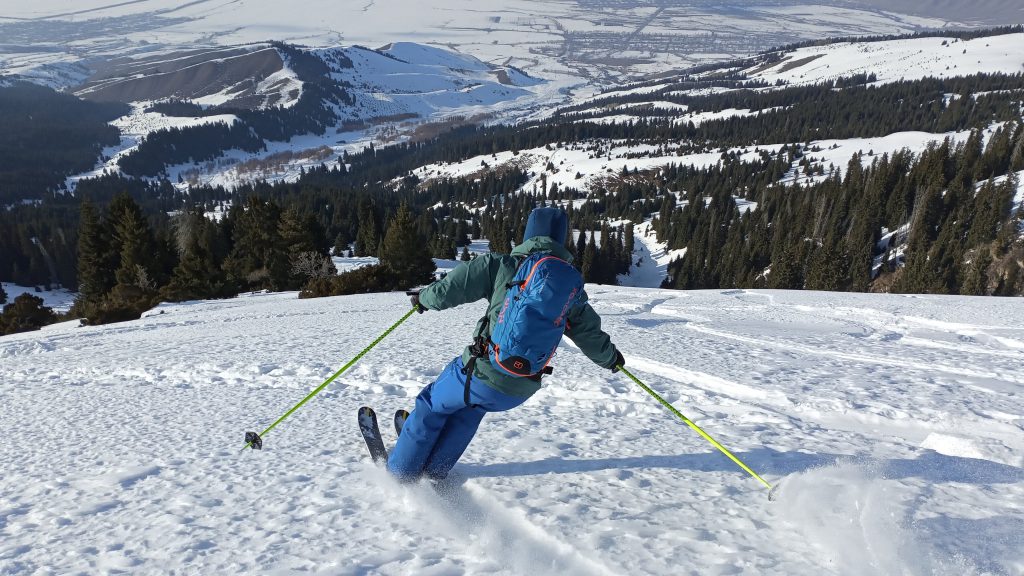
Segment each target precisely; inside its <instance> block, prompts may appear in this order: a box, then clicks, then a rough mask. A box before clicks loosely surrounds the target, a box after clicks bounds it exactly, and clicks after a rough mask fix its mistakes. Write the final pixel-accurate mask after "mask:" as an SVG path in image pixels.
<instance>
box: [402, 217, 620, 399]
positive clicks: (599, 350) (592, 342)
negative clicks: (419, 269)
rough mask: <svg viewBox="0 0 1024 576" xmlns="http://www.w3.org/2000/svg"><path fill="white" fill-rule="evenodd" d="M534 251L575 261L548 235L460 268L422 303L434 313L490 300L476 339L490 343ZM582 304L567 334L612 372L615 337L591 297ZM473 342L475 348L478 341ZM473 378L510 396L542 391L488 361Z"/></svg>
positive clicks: (422, 297)
mask: <svg viewBox="0 0 1024 576" xmlns="http://www.w3.org/2000/svg"><path fill="white" fill-rule="evenodd" d="M532 252H549V253H551V254H552V255H554V256H557V257H559V258H562V259H563V260H566V261H570V262H571V261H572V254H570V253H569V251H568V250H566V249H565V247H564V246H562V245H561V244H559V243H557V242H555V241H554V240H553V239H551V238H549V237H547V236H536V237H533V238H529V239H527V240H526V241H525V242H523V243H522V244H520V245H519V246H516V247H515V248H514V249H513V250H512V253H511V255H506V254H484V255H482V256H478V257H477V258H475V259H473V260H470V261H469V262H463V263H461V264H459V265H458V266H457V267H456V268H455V269H454V270H452V271H451V272H449V273H448V275H447V276H445V277H444V278H442V279H441V280H438V281H437V282H434V283H433V284H431V285H430V286H427V287H426V288H424V289H423V290H421V291H420V295H419V301H420V304H421V305H423V306H424V307H425V308H427V309H429V310H445V309H447V308H453V307H455V306H459V305H460V304H466V303H469V302H476V301H477V300H481V299H483V298H486V299H487V318H488V319H489V322H488V323H487V324H486V325H485V324H484V322H483V319H482V318H481V320H480V322H478V323H477V327H476V331H475V333H474V334H473V336H474V337H475V336H478V335H483V336H487V337H488V339H489V338H490V335H491V331H490V326H494V325H496V324H497V322H498V312H499V311H500V310H501V306H502V304H503V303H504V302H505V293H506V291H507V289H506V288H505V286H506V284H507V283H509V282H511V281H512V278H513V277H514V276H515V275H516V269H517V267H518V266H519V262H520V261H521V260H522V259H523V258H525V257H526V256H527V255H529V254H530V253H532ZM580 302H581V304H580V305H579V306H577V307H576V308H574V309H573V310H572V311H570V312H569V316H568V323H567V328H566V331H565V335H566V336H568V337H569V338H570V339H572V341H573V342H574V343H575V344H576V345H577V346H579V348H580V350H582V351H583V353H584V354H586V355H587V357H588V358H590V359H591V360H592V361H594V363H596V364H598V365H600V366H602V367H604V368H612V367H613V365H614V363H615V359H616V350H615V346H613V345H612V341H611V337H610V336H608V334H607V333H605V332H604V331H603V330H601V317H600V316H598V315H597V312H595V311H594V309H593V308H592V307H591V306H590V304H588V303H587V293H586V292H583V294H582V295H581V297H580ZM482 331H483V332H482ZM481 332H482V333H481ZM468 340H469V341H470V344H471V343H472V340H473V339H472V338H468ZM471 357H472V353H471V352H470V346H466V349H465V351H464V352H463V353H462V361H463V363H468V362H469V359H470V358H471ZM473 377H474V378H479V379H480V380H482V381H484V382H485V383H486V384H488V385H489V386H490V387H492V388H494V389H496V390H498V391H499V392H503V393H505V394H508V395H510V396H519V397H523V398H528V397H530V396H532V395H533V394H534V392H536V391H537V390H540V379H539V378H519V377H516V376H511V375H509V374H506V373H504V372H501V371H499V370H498V369H496V368H494V367H493V366H492V365H491V362H490V360H488V359H487V358H481V359H480V360H478V361H477V363H476V368H475V370H474V372H473Z"/></svg>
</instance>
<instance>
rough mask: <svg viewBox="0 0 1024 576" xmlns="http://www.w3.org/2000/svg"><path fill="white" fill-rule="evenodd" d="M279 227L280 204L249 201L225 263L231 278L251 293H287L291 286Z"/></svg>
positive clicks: (255, 198) (240, 217)
mask: <svg viewBox="0 0 1024 576" xmlns="http://www.w3.org/2000/svg"><path fill="white" fill-rule="evenodd" d="M279 223H280V209H279V208H278V206H277V204H275V203H274V202H273V201H265V200H262V199H260V198H258V197H256V196H251V197H249V199H248V201H246V203H245V209H244V211H243V212H242V213H241V214H240V215H239V216H238V220H237V221H236V222H235V223H234V226H233V234H232V236H233V240H234V247H233V248H232V250H231V253H230V254H229V255H228V258H227V260H226V261H225V262H224V268H225V270H226V271H227V272H228V275H229V276H230V278H231V279H232V280H233V281H234V282H236V283H237V284H238V285H239V286H241V287H245V288H247V289H250V290H258V289H263V288H269V289H271V290H283V289H285V288H286V287H287V286H288V284H289V278H288V274H289V262H288V254H287V252H286V251H285V247H284V243H283V241H282V240H281V235H280V233H279Z"/></svg>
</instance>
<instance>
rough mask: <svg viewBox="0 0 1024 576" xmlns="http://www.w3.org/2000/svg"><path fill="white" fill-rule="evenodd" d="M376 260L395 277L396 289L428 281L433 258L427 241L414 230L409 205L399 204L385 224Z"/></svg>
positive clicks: (432, 267)
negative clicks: (396, 280) (378, 255)
mask: <svg viewBox="0 0 1024 576" xmlns="http://www.w3.org/2000/svg"><path fill="white" fill-rule="evenodd" d="M380 263H381V265H383V266H386V267H388V268H390V269H391V271H392V272H394V273H395V275H396V276H397V278H398V286H397V288H399V289H401V290H407V289H409V288H413V287H415V286H419V285H422V284H428V283H430V282H431V281H432V280H433V278H434V270H435V268H436V266H435V265H434V260H433V259H432V258H431V257H430V251H429V249H428V248H427V243H426V242H425V241H424V239H423V238H421V237H420V236H419V235H418V234H417V233H416V227H415V224H414V222H413V220H412V215H411V214H410V212H409V207H408V206H407V205H406V204H402V205H401V207H399V209H398V212H397V213H396V214H395V216H394V218H392V219H391V222H390V223H389V224H388V231H387V234H386V235H385V236H384V243H383V245H382V246H381V253H380Z"/></svg>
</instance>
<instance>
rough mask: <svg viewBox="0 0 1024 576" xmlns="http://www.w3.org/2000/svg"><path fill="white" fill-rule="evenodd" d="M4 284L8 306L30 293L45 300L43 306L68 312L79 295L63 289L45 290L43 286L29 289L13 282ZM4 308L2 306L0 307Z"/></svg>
mask: <svg viewBox="0 0 1024 576" xmlns="http://www.w3.org/2000/svg"><path fill="white" fill-rule="evenodd" d="M0 284H3V287H4V292H6V293H7V304H10V303H12V302H14V299H15V298H17V297H18V296H21V295H22V294H25V293H28V294H31V295H33V296H36V297H38V298H42V299H43V306H49V307H50V308H53V309H54V310H55V311H57V312H67V311H68V310H69V309H70V308H71V305H72V304H74V303H75V297H76V296H77V295H78V293H76V292H70V291H68V290H65V289H63V288H60V289H57V290H43V289H42V286H40V287H38V288H39V290H37V289H36V287H34V286H33V287H29V286H19V285H17V284H14V283H11V282H0ZM0 308H2V306H0Z"/></svg>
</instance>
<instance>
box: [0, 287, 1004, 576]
mask: <svg viewBox="0 0 1024 576" xmlns="http://www.w3.org/2000/svg"><path fill="white" fill-rule="evenodd" d="M588 291H589V292H590V295H591V298H592V302H593V304H594V306H595V308H596V309H597V310H598V311H599V312H600V313H601V314H602V316H603V318H604V327H605V328H606V329H607V331H608V332H609V333H610V334H612V336H613V338H614V340H615V342H616V344H617V345H618V346H619V347H621V349H622V351H623V353H624V354H625V357H626V359H627V365H628V366H629V367H630V368H631V369H632V370H633V371H634V372H635V373H636V374H637V375H638V376H639V377H640V378H641V379H642V380H644V381H645V382H646V383H648V384H649V385H650V386H652V387H653V388H654V389H656V390H658V391H659V392H660V393H661V394H663V395H664V396H665V398H666V399H667V400H668V401H670V402H672V403H673V404H674V405H675V406H676V407H678V408H679V410H681V411H682V412H683V413H684V414H686V415H687V416H688V417H690V418H692V419H693V420H694V421H695V422H697V423H698V424H699V425H701V426H702V427H703V428H704V429H705V430H706V431H707V432H708V433H710V434H711V435H713V436H714V437H715V438H717V439H718V440H719V441H721V442H722V443H723V444H724V445H726V446H728V447H729V448H731V449H732V450H733V451H734V452H735V453H736V454H737V455H738V456H739V457H740V458H742V459H743V460H744V461H745V462H746V463H748V464H749V465H750V466H751V467H752V468H754V469H755V470H757V471H758V472H759V473H761V474H762V475H763V476H765V477H766V478H767V479H768V480H769V481H771V482H775V481H777V480H778V479H780V478H783V477H785V478H786V480H785V483H784V484H783V488H782V491H781V500H780V501H778V502H769V501H768V500H767V498H766V490H765V489H764V488H763V487H762V486H761V485H760V484H759V483H757V482H756V481H754V480H752V479H751V478H750V477H748V476H747V475H746V474H744V473H743V472H742V471H740V470H738V469H737V468H736V466H735V465H733V463H732V462H730V461H729V460H727V459H726V458H725V457H724V456H722V455H720V454H719V453H718V452H716V451H714V449H713V448H711V446H709V445H708V444H707V443H706V442H705V441H704V440H702V439H701V438H700V437H698V436H697V435H696V434H695V433H693V432H692V431H691V430H690V429H689V428H687V427H686V426H684V425H683V424H682V423H680V422H678V421H677V420H675V419H674V418H673V417H672V416H671V415H670V414H669V413H668V412H667V411H665V410H664V409H663V408H662V407H660V406H659V405H658V404H657V403H656V402H655V401H654V400H652V399H651V398H650V397H648V396H647V395H646V394H645V393H644V392H643V391H641V390H640V389H638V388H637V387H636V386H635V385H633V384H631V383H630V382H629V381H628V380H626V379H625V378H624V377H622V376H621V375H617V374H611V373H610V372H608V371H606V370H603V369H601V368H598V367H596V366H594V365H593V364H591V363H589V362H587V361H586V360H585V359H584V358H583V356H582V355H581V354H580V353H579V352H578V351H577V350H575V349H574V348H573V347H572V346H571V345H568V344H566V345H565V346H563V349H562V350H561V351H560V353H559V355H558V356H557V357H556V362H555V373H554V375H553V376H552V377H550V378H549V379H548V380H547V383H546V386H545V388H544V389H543V390H542V391H541V392H539V393H538V394H537V395H536V396H535V397H534V398H533V399H531V400H530V401H529V402H527V403H526V404H525V405H523V406H522V407H520V408H518V409H516V410H515V411H512V412H509V413H504V414H494V415H491V416H488V418H487V419H486V421H485V422H484V424H483V426H482V428H481V431H480V433H479V435H478V437H477V438H476V440H475V442H474V443H473V445H472V446H471V447H470V449H469V451H468V452H467V454H466V456H465V458H464V459H463V461H462V462H461V463H460V464H459V465H458V466H457V467H456V472H457V473H458V479H459V482H461V485H459V486H458V487H457V488H455V489H454V490H452V491H451V492H450V493H449V494H448V495H447V496H445V497H444V498H442V499H440V500H439V499H437V498H436V497H435V496H434V493H433V491H432V490H431V489H430V488H428V487H424V486H412V487H402V486H398V485H396V484H394V483H393V482H391V481H390V480H389V479H388V478H387V477H386V476H385V475H384V474H383V473H382V472H380V471H379V470H377V469H375V468H374V467H372V466H371V465H369V464H368V463H367V457H366V455H365V450H364V447H363V446H362V444H361V440H359V438H358V432H357V429H356V425H355V416H354V413H355V410H356V408H357V407H358V406H359V405H361V404H371V405H373V406H375V407H377V408H378V409H379V411H380V412H382V413H384V414H388V413H390V411H392V410H395V409H397V408H409V407H411V406H412V400H413V397H414V395H415V394H416V393H417V391H418V390H419V388H420V387H421V386H423V385H425V384H426V383H429V382H430V381H431V380H432V378H433V377H434V376H435V375H436V374H437V373H438V371H439V370H440V369H441V368H442V367H443V365H444V364H445V363H446V362H447V361H448V360H449V359H450V358H451V357H452V356H453V355H454V354H455V353H456V352H457V351H458V349H459V348H460V347H461V345H462V344H463V343H464V342H465V341H466V340H467V338H468V336H469V334H470V332H471V328H472V325H473V323H474V322H475V320H476V318H477V314H478V313H480V309H479V306H466V307H464V308H461V309H458V310H452V311H446V312H430V313H428V314H427V315H423V316H420V315H413V316H412V317H411V318H410V319H409V320H408V322H407V323H406V324H405V325H403V326H401V327H400V328H399V329H398V330H396V331H395V332H394V333H393V334H392V335H391V336H390V337H389V338H388V339H386V340H384V341H383V342H382V343H381V344H380V345H379V346H378V348H376V349H374V350H373V351H371V352H370V353H369V354H367V355H366V356H365V357H364V358H363V359H362V360H361V362H360V363H358V364H357V365H356V366H355V367H354V368H353V369H352V370H351V371H350V372H349V373H347V374H346V375H344V376H342V377H340V378H339V379H338V380H337V381H335V382H334V383H333V384H332V385H330V386H329V387H328V388H327V389H326V390H325V391H324V392H323V393H322V394H321V395H320V396H318V397H316V398H314V399H313V400H311V401H310V402H309V403H307V404H306V405H305V406H304V407H303V408H302V409H300V410H299V411H298V412H296V413H294V414H293V415H292V416H291V417H290V418H289V419H288V420H285V421H284V422H283V423H282V424H281V425H280V426H279V427H278V428H276V429H275V430H274V431H272V432H271V433H269V434H268V435H267V436H266V437H265V446H264V450H263V451H262V452H244V453H242V452H239V449H240V448H241V446H242V444H243V440H242V438H243V432H244V431H246V430H262V429H263V428H264V427H266V426H267V425H269V424H270V423H271V422H273V421H274V420H275V419H276V418H277V417H278V416H280V415H281V414H283V413H284V412H285V411H286V410H287V409H288V408H289V407H291V406H292V405H294V404H295V403H296V402H298V401H299V400H300V399H301V398H302V397H303V396H304V395H305V394H306V393H307V392H308V391H309V390H311V389H313V388H314V387H316V386H317V385H318V384H319V383H320V382H322V381H323V380H324V379H325V378H326V377H327V376H328V375H330V374H332V373H333V372H334V371H335V370H336V369H337V368H338V367H339V366H341V365H342V364H344V363H345V362H346V361H347V360H348V359H350V358H352V357H353V356H354V355H355V354H356V353H357V352H358V351H359V350H361V349H362V348H363V347H364V346H366V345H367V344H368V343H369V341H371V340H372V339H373V338H374V337H375V336H376V335H377V334H379V333H380V332H382V331H383V330H384V329H385V328H386V327H387V326H389V325H390V324H391V323H393V322H394V321H396V320H397V319H398V318H399V317H400V316H401V315H402V313H403V312H404V311H405V310H406V307H407V305H408V304H407V301H406V299H405V297H404V296H402V295H401V294H388V295H361V296H350V297H339V298H328V299H320V300H297V299H295V297H294V294H261V295H253V296H248V297H239V298H236V299H232V300H224V301H216V302H193V303H184V304H178V305H165V306H162V307H161V308H159V309H158V310H156V311H154V312H153V313H151V314H149V315H148V316H147V317H146V318H143V319H141V320H138V321H134V322H127V323H122V324H114V325H110V326H104V327H84V328H79V327H74V326H73V325H71V324H61V325H55V326H51V327H48V328H47V329H45V330H44V331H42V332H37V333H30V334H21V335H14V336H7V337H3V338H0V422H3V439H4V441H3V442H2V443H0V469H2V470H3V471H4V472H3V474H2V475H0V573H2V574H30V573H37V572H38V573H71V572H85V573H100V572H116V571H123V572H130V573H158V572H159V573H204V574H213V573H217V574H226V573H266V574H285V573H294V572H299V571H304V572H311V573H318V574H319V573H324V574H529V575H531V576H532V575H537V574H586V575H594V574H598V575H599V574H626V573H644V574H680V573H683V574H700V575H707V574H786V575H792V576H802V575H814V576H817V575H820V574H843V575H866V574H871V575H874V574H901V575H907V574H915V575H917V574H920V575H924V574H950V575H952V574H956V575H962V574H1010V575H1019V574H1021V573H1024V552H1022V551H1024V468H1022V466H1024V434H1022V430H1024V419H1022V416H1021V415H1022V414H1024V401H1022V392H1024V372H1022V371H1021V369H1020V367H1021V366H1022V365H1024V328H1022V326H1024V307H1021V306H1020V305H1019V303H1018V302H1017V301H1015V300H1010V299H1001V298H972V297H939V296H897V295H870V294H828V293H814V292H783V291H757V292H750V291H741V290H735V291H703V292H676V291H660V290H643V289H631V288H612V287H603V286H589V287H588ZM386 436H387V438H388V439H389V440H390V439H393V434H392V433H391V432H390V431H386Z"/></svg>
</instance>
